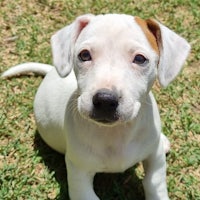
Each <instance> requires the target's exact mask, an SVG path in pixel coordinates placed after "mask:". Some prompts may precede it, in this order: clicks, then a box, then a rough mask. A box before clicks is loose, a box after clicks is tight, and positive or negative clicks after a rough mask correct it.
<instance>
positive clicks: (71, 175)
mask: <svg viewBox="0 0 200 200" xmlns="http://www.w3.org/2000/svg"><path fill="white" fill-rule="evenodd" d="M65 161H66V166H67V178H68V190H69V196H70V199H71V200H99V198H98V197H97V196H96V194H95V192H94V189H93V179H94V175H95V173H91V172H88V171H85V170H83V169H80V168H78V167H76V166H75V165H73V163H72V162H71V161H70V160H69V159H67V156H65Z"/></svg>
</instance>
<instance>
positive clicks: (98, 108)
mask: <svg viewBox="0 0 200 200" xmlns="http://www.w3.org/2000/svg"><path fill="white" fill-rule="evenodd" d="M92 101H93V111H92V115H91V117H92V118H93V119H95V120H96V121H100V122H104V123H110V122H114V121H116V120H117V119H118V114H117V107H118V104H119V99H118V95H117V94H116V93H115V92H113V91H111V90H108V89H101V90H99V91H98V92H97V93H96V94H95V95H94V96H93V99H92Z"/></svg>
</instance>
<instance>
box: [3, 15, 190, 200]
mask: <svg viewBox="0 0 200 200" xmlns="http://www.w3.org/2000/svg"><path fill="white" fill-rule="evenodd" d="M159 26H160V29H161V33H162V35H161V36H162V45H160V47H159V48H161V46H162V49H160V55H158V54H157V53H156V52H155V51H154V49H152V47H151V45H150V43H149V42H148V40H147V38H146V36H145V34H144V33H143V31H142V29H141V28H140V27H139V25H138V24H137V23H136V21H135V20H134V18H133V17H132V16H128V15H117V14H108V15H98V16H94V15H84V16H81V17H79V18H77V19H76V20H75V22H73V23H72V24H71V25H69V26H67V27H65V28H63V29H62V30H60V31H58V32H57V33H56V34H55V35H54V36H53V37H52V49H53V59H54V65H55V66H56V68H57V71H58V73H57V72H56V70H55V69H54V68H52V70H51V71H50V72H49V73H48V74H47V75H46V77H45V79H44V80H43V82H42V84H41V85H40V87H39V89H38V92H37V95H36V98H35V102H34V112H35V118H36V122H37V127H38V130H39V132H40V134H41V136H42V138H43V139H44V140H45V142H46V143H47V144H48V145H49V146H51V147H52V148H54V149H55V150H57V151H59V152H61V153H64V154H65V159H66V166H67V170H68V186H69V196H70V198H71V199H72V200H98V199H99V198H98V197H97V196H96V194H95V192H94V190H93V177H94V175H95V174H96V173H97V172H123V171H124V170H126V169H127V168H129V167H131V166H133V165H134V164H136V163H137V162H140V161H143V164H144V169H145V178H144V181H143V184H144V190H145V197H146V200H168V199H169V198H168V194H167V186H166V161H165V153H166V151H168V150H169V147H170V143H169V141H168V139H167V138H166V137H165V136H164V135H163V134H162V133H161V123H160V117H159V112H158V108H157V104H156V101H155V99H154V97H153V94H152V93H151V92H150V89H151V86H152V84H153V82H154V80H155V78H156V76H157V73H158V76H159V80H160V83H161V84H162V85H163V86H166V85H167V84H168V83H169V82H170V81H171V80H172V79H174V77H175V76H176V75H177V73H178V72H179V71H180V69H181V67H182V64H183V62H184V61H185V59H186V57H187V55H188V52H189V44H188V43H187V42H186V41H185V40H184V39H182V38H181V37H180V36H178V35H177V34H175V33H174V32H172V31H171V30H169V29H168V28H166V27H164V26H163V25H161V24H159ZM177 45H178V46H177ZM180 47H181V48H180ZM85 49H87V50H88V51H90V54H91V56H92V60H91V61H86V62H81V61H80V60H79V59H78V55H79V53H80V52H81V51H82V50H85ZM137 54H142V55H144V56H145V57H146V58H148V62H146V63H145V64H143V65H138V64H135V63H133V62H132V61H133V59H134V57H135V55H137ZM158 62H159V64H158ZM157 66H158V72H157ZM43 67H44V65H41V69H42V68H43ZM39 68H40V67H39ZM72 69H73V70H72ZM70 71H71V73H70ZM74 72H75V73H74ZM4 75H5V74H4ZM67 75H68V76H67ZM60 76H62V77H63V78H61V77H60ZM102 88H106V89H109V90H112V91H115V93H116V94H117V96H118V97H119V105H118V107H117V113H118V115H119V119H118V120H117V121H115V122H113V123H111V124H109V123H106V124H104V123H103V122H97V121H95V119H93V118H91V112H92V110H93V107H94V105H93V102H92V98H93V96H94V95H95V93H96V92H97V91H98V90H100V89H102Z"/></svg>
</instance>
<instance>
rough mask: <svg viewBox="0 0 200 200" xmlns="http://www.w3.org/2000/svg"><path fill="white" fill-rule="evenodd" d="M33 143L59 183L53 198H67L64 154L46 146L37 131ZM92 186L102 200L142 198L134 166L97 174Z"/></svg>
mask: <svg viewBox="0 0 200 200" xmlns="http://www.w3.org/2000/svg"><path fill="white" fill-rule="evenodd" d="M34 144H35V145H34V147H35V150H36V151H37V152H38V155H39V156H41V157H42V159H43V161H44V163H45V165H46V166H47V167H48V169H49V170H50V172H53V173H54V177H55V179H56V181H57V182H58V183H59V185H60V194H59V195H58V196H57V197H56V198H55V199H56V200H66V199H69V196H68V186H67V171H66V166H65V161H64V156H63V155H61V154H59V153H57V152H55V151H54V150H52V149H51V148H50V147H48V146H47V145H46V143H44V141H43V140H42V138H41V137H40V135H39V133H38V132H37V131H36V134H35V139H34ZM94 188H95V192H96V193H97V195H98V196H99V197H100V199H103V200H131V199H137V200H144V191H143V187H142V181H141V179H139V178H138V176H137V175H136V173H135V168H131V169H129V170H127V171H126V172H124V173H120V174H118V173H116V174H103V173H102V174H97V175H96V176H95V179H94Z"/></svg>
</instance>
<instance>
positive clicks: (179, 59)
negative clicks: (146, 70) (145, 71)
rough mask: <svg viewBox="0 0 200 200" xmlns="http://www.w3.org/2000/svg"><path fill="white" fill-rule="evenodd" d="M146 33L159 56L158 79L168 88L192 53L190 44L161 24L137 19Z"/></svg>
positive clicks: (150, 20)
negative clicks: (190, 52)
mask: <svg viewBox="0 0 200 200" xmlns="http://www.w3.org/2000/svg"><path fill="white" fill-rule="evenodd" d="M135 20H136V22H137V23H138V24H139V25H140V27H141V28H142V30H143V32H144V33H145V35H146V37H147V39H148V41H149V42H150V44H151V46H152V48H153V49H154V50H155V51H156V52H157V53H158V55H159V64H158V79H159V82H160V84H161V85H162V86H164V87H165V86H167V85H168V84H169V83H170V82H171V81H172V80H173V79H174V78H175V77H176V76H177V75H178V73H179V72H180V70H181V68H182V66H183V64H184V62H185V60H186V58H187V56H188V54H189V51H190V44H189V43H188V42H187V41H186V40H185V39H184V38H182V37H181V36H179V35H178V34H176V33H175V32H173V31H172V30H170V29H168V28H167V27H166V26H164V25H162V24H161V23H159V22H157V21H155V20H152V19H148V20H142V19H140V18H139V17H136V18H135Z"/></svg>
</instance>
